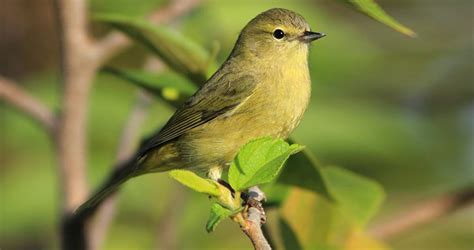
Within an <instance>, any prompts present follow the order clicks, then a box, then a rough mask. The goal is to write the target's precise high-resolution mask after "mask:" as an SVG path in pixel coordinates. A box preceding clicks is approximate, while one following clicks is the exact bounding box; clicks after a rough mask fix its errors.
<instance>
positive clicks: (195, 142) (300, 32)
mask: <svg viewBox="0 0 474 250" xmlns="http://www.w3.org/2000/svg"><path fill="white" fill-rule="evenodd" d="M324 36H325V34H323V33H320V32H314V31H311V29H310V27H309V24H308V22H307V21H306V20H305V19H304V18H303V17H302V16H301V15H300V14H297V13H296V12H293V11H291V10H287V9H282V8H272V9H269V10H267V11H264V12H262V13H260V14H258V15H257V16H256V17H255V18H253V19H252V20H251V21H250V22H249V23H248V24H247V25H246V26H245V27H244V28H243V29H242V31H241V32H240V34H239V36H238V38H237V41H236V43H235V45H234V48H233V49H232V51H231V53H230V55H229V56H228V58H227V59H226V60H225V62H224V63H223V64H222V65H221V66H220V67H219V69H218V70H217V71H216V72H215V73H214V74H213V75H212V76H211V77H210V78H209V79H208V80H207V81H206V82H205V83H204V84H203V85H202V87H201V88H200V89H199V90H198V91H197V92H196V93H195V94H194V95H192V96H191V97H190V98H189V99H188V100H187V101H186V102H184V104H183V105H182V106H181V107H180V108H178V109H177V110H176V111H175V113H174V114H173V115H172V117H171V118H170V119H169V120H168V122H167V123H166V124H165V125H164V126H163V127H162V128H161V129H160V130H158V131H157V132H156V133H155V134H153V135H152V136H151V137H150V139H148V140H147V141H146V142H145V143H143V144H142V145H141V146H140V148H139V150H138V151H137V153H136V155H135V157H133V158H132V160H130V161H129V162H127V163H126V164H124V165H123V166H122V167H121V168H119V169H118V170H117V171H116V172H115V173H113V174H112V175H111V176H110V178H109V179H108V180H107V181H106V182H105V183H104V185H103V186H102V187H100V188H99V190H98V191H97V192H96V193H95V194H93V195H92V197H91V198H90V199H89V200H87V201H86V202H85V203H83V204H82V205H81V206H80V207H79V208H78V210H79V211H81V210H87V209H90V208H96V207H97V206H98V204H99V203H100V202H101V201H102V200H103V199H105V198H106V197H107V196H108V195H110V194H111V193H113V192H114V191H116V190H117V189H118V187H119V186H120V185H121V184H123V183H124V182H126V181H127V180H129V179H131V178H133V177H136V176H140V175H143V174H148V173H155V172H164V171H168V170H174V169H186V170H191V171H195V172H198V173H204V174H207V176H208V178H210V179H212V180H219V179H220V178H221V175H222V173H223V171H224V170H225V169H227V168H228V167H229V165H230V163H231V162H232V160H233V158H234V157H235V156H236V154H237V153H238V151H239V149H240V148H241V147H242V146H243V145H245V144H246V143H247V142H249V141H250V140H252V139H256V138H259V137H263V136H268V137H273V138H282V139H286V138H287V137H288V136H289V134H290V133H291V132H292V131H293V130H294V129H295V128H296V126H298V124H299V122H300V121H301V119H302V116H303V113H304V112H305V110H306V108H307V106H308V103H309V100H310V96H311V78H310V73H309V67H308V52H309V45H310V44H311V42H312V41H315V40H318V39H320V38H322V37H324Z"/></svg>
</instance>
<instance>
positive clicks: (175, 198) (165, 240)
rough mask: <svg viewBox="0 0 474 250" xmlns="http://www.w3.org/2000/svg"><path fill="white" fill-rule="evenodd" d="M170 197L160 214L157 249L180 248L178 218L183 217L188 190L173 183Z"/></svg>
mask: <svg viewBox="0 0 474 250" xmlns="http://www.w3.org/2000/svg"><path fill="white" fill-rule="evenodd" d="M173 185H174V186H173V187H172V190H171V191H170V197H169V200H168V202H167V205H166V206H165V209H164V210H163V214H161V216H160V222H159V223H158V226H157V237H156V247H155V249H157V250H160V249H178V246H177V243H178V238H177V221H176V220H177V219H178V218H180V217H181V214H182V212H183V209H184V208H185V202H186V198H187V194H188V192H183V191H184V187H183V186H181V185H176V183H173Z"/></svg>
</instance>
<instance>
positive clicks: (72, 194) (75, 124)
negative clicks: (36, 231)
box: [55, 0, 96, 214]
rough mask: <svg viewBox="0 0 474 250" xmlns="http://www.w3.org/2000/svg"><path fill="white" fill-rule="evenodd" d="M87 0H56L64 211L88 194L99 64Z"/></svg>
mask: <svg viewBox="0 0 474 250" xmlns="http://www.w3.org/2000/svg"><path fill="white" fill-rule="evenodd" d="M86 2H87V1H84V0H55V4H56V10H57V18H58V26H59V27H58V28H59V34H60V37H59V41H60V45H61V76H62V81H63V95H62V101H61V102H62V104H61V108H62V110H61V116H60V119H59V127H58V128H59V130H58V135H57V150H58V157H59V169H60V178H61V181H62V184H61V186H62V188H63V195H62V206H63V213H64V214H69V213H71V212H72V211H73V210H74V209H75V208H76V207H77V206H78V205H79V204H80V203H81V202H82V201H83V200H84V199H85V198H86V197H87V192H88V190H87V184H86V173H85V171H86V162H87V158H86V151H87V150H86V137H87V135H86V124H87V109H88V98H89V92H90V88H91V85H92V79H93V77H94V74H95V70H96V65H95V64H94V63H93V62H92V61H91V58H90V50H91V43H90V40H89V38H88V35H87V27H86V26H87V23H86V18H87V6H86Z"/></svg>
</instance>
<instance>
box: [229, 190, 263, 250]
mask: <svg viewBox="0 0 474 250" xmlns="http://www.w3.org/2000/svg"><path fill="white" fill-rule="evenodd" d="M265 199H266V198H265V194H264V193H263V192H262V191H261V190H260V189H259V188H258V187H257V186H255V187H251V188H250V189H249V197H248V200H247V206H248V210H247V213H246V214H242V213H239V214H238V215H237V218H236V220H237V222H238V223H239V224H240V229H242V232H244V233H245V235H247V237H249V239H250V241H252V244H253V247H254V248H255V250H271V249H272V248H271V246H270V244H269V243H268V241H267V239H266V238H265V235H264V233H263V231H262V224H263V223H265V221H266V215H265V211H264V210H263V206H262V201H263V200H265Z"/></svg>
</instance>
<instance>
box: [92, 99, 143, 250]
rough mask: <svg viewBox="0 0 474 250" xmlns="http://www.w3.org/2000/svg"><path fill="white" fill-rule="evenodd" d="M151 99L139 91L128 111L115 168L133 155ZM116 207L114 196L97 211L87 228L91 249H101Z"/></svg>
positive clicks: (115, 197)
mask: <svg viewBox="0 0 474 250" xmlns="http://www.w3.org/2000/svg"><path fill="white" fill-rule="evenodd" d="M151 102H152V98H151V97H150V96H149V95H148V94H147V93H145V92H143V91H139V92H138V94H137V98H136V101H135V104H134V106H133V108H132V110H131V111H130V114H129V117H128V120H127V123H126V124H125V126H124V128H123V130H122V136H121V138H120V142H119V145H118V147H117V154H116V162H117V164H116V165H115V166H119V165H120V164H119V163H120V162H123V161H126V160H127V159H128V158H129V157H131V156H132V155H133V153H134V151H133V150H134V148H135V147H134V145H135V144H136V143H135V142H136V140H137V138H138V136H139V133H138V132H139V131H140V127H141V125H142V124H143V122H144V121H145V118H146V117H147V114H148V109H149V107H150V104H151ZM116 205H117V196H116V195H115V194H114V195H113V196H111V197H109V198H108V199H107V200H106V201H104V204H103V205H102V206H101V207H100V208H99V209H98V211H97V214H96V215H95V219H94V222H93V225H91V227H89V230H90V231H89V233H88V235H89V237H88V238H89V241H90V244H89V245H90V248H91V249H101V246H102V243H103V242H104V239H105V235H106V233H107V229H108V228H109V225H110V223H111V222H112V219H113V218H114V216H115V211H116Z"/></svg>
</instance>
